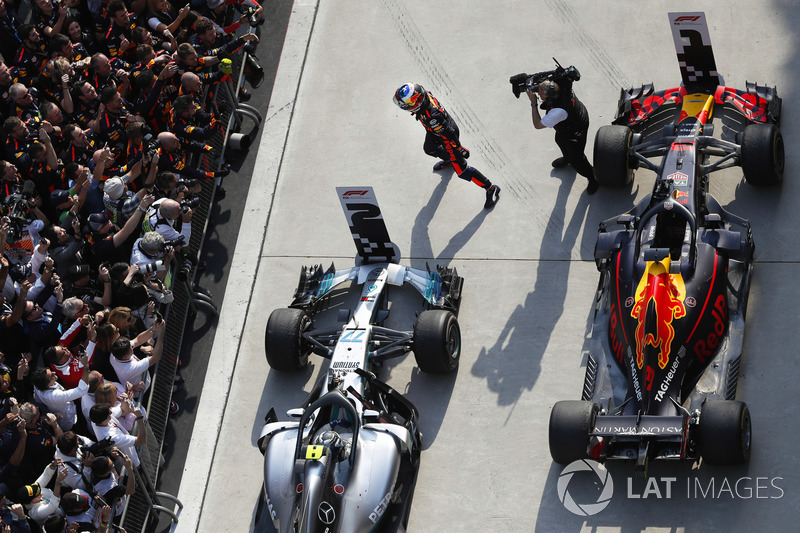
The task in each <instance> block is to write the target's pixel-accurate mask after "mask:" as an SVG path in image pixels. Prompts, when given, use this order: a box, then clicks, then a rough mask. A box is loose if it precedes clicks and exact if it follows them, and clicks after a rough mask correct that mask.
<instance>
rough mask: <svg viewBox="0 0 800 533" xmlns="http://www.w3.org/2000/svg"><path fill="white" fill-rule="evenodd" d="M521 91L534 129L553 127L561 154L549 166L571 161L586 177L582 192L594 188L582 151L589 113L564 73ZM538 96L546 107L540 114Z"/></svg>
mask: <svg viewBox="0 0 800 533" xmlns="http://www.w3.org/2000/svg"><path fill="white" fill-rule="evenodd" d="M525 92H526V93H527V94H528V98H529V99H530V101H531V118H532V119H533V127H534V128H536V129H537V130H542V129H546V128H553V129H554V130H555V131H556V144H557V145H558V147H559V148H560V149H561V153H562V154H563V156H562V157H559V158H558V159H556V160H554V161H553V168H562V167H565V166H567V165H572V168H574V169H575V172H577V173H578V174H580V175H581V176H583V177H585V178H586V179H587V180H589V184H588V185H587V186H586V192H587V193H588V194H594V193H595V192H597V188H598V184H597V180H595V179H594V169H593V168H592V164H591V163H589V160H588V159H586V155H585V154H584V153H583V151H584V149H585V148H586V132H587V131H588V130H589V114H588V113H587V112H586V107H585V106H584V105H583V104H582V103H581V101H580V100H578V98H577V97H576V96H575V93H574V92H572V80H571V79H570V78H569V77H567V76H563V77H562V76H559V77H557V78H555V80H547V81H544V82H542V83H540V84H539V91H538V93H537V92H534V91H532V90H530V89H526V91H525ZM539 98H541V100H542V104H541V109H543V110H544V111H546V114H545V116H544V117H542V116H541V115H540V114H539V107H538V106H537V104H538V103H539Z"/></svg>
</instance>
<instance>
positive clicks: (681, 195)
mask: <svg viewBox="0 0 800 533" xmlns="http://www.w3.org/2000/svg"><path fill="white" fill-rule="evenodd" d="M672 197H673V198H675V200H677V201H678V203H679V204H684V205H686V204H687V203H688V202H689V193H688V192H686V191H675V192H674V193H672Z"/></svg>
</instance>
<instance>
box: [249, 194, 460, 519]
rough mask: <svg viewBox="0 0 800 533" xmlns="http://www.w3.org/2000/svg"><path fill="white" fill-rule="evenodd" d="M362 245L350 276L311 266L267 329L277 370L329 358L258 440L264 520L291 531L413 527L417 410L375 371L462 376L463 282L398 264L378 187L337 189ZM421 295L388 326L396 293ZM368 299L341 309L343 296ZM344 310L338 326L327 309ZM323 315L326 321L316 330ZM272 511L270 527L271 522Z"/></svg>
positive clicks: (440, 270) (447, 271) (449, 271)
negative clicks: (405, 289) (416, 309)
mask: <svg viewBox="0 0 800 533" xmlns="http://www.w3.org/2000/svg"><path fill="white" fill-rule="evenodd" d="M336 190H337V193H338V195H339V198H340V200H341V203H342V207H343V209H344V212H345V216H346V217H347V220H348V223H349V226H350V230H351V233H352V235H353V240H354V241H355V243H356V248H357V250H358V256H357V265H356V266H355V267H353V268H349V269H346V270H336V269H335V267H334V266H333V265H331V267H330V268H329V269H327V270H323V269H322V267H321V266H319V265H318V266H313V267H303V268H302V270H301V274H300V282H299V285H298V287H297V290H296V291H295V297H294V301H293V302H292V303H291V305H290V306H289V307H288V308H284V309H276V310H275V311H273V312H272V314H271V315H270V317H269V320H268V322H267V327H266V334H265V345H266V357H267V361H268V362H269V364H270V366H271V367H272V368H273V369H275V370H281V371H292V370H299V369H301V368H302V367H304V366H305V365H306V364H307V363H308V357H309V355H310V354H311V353H312V352H313V353H316V354H318V355H321V356H322V357H325V358H328V359H330V366H329V367H328V370H327V372H326V373H324V374H323V375H322V377H321V378H320V379H319V380H318V381H317V383H316V385H315V386H314V388H313V390H312V391H311V393H310V394H309V395H308V397H307V398H306V400H305V401H304V402H303V404H302V405H301V406H300V407H298V408H297V409H292V410H290V411H289V412H288V415H289V417H290V418H292V420H289V421H278V418H277V416H276V414H275V411H274V409H271V410H270V412H269V413H268V415H267V417H266V423H265V425H264V426H263V428H262V430H261V435H260V438H259V439H258V445H259V448H260V450H261V451H262V453H263V454H264V485H263V491H262V494H261V504H260V505H259V511H258V514H257V517H256V521H257V523H259V522H263V523H269V524H271V526H272V527H274V529H275V530H276V531H279V532H281V533H283V532H304V533H311V532H320V533H321V532H335V531H341V532H346V533H357V532H362V531H363V532H367V531H404V530H405V527H406V524H407V521H408V515H409V511H410V503H411V497H412V493H413V487H414V483H415V481H416V475H417V471H418V467H419V458H420V450H421V446H422V435H421V433H420V431H419V427H418V418H419V413H418V412H417V409H416V408H415V407H414V405H412V404H411V402H409V401H408V400H407V399H405V398H404V397H403V396H402V395H400V394H399V393H398V392H396V391H395V390H394V389H392V388H391V387H390V386H389V385H387V384H386V383H384V382H382V381H380V380H379V379H378V378H377V376H376V373H377V370H376V368H377V367H376V365H379V364H380V362H382V361H384V360H386V359H388V358H391V357H398V356H402V355H405V354H407V353H408V352H409V351H413V352H414V356H415V358H416V362H417V365H418V366H419V368H420V369H421V370H422V371H424V372H430V373H448V372H453V371H455V370H456V369H457V367H458V363H459V357H460V354H461V332H460V329H459V325H458V320H457V314H458V310H459V306H460V303H461V289H462V285H463V278H461V277H459V276H458V274H457V272H456V270H455V269H454V268H445V267H437V269H436V270H435V271H432V270H430V269H427V270H422V269H416V268H410V267H405V266H401V265H399V264H398V263H397V261H398V260H399V255H400V254H399V252H398V249H397V246H396V245H394V244H393V243H392V242H391V241H390V240H389V236H388V232H387V231H386V226H385V224H384V222H383V219H382V217H381V212H380V209H379V208H378V204H377V201H376V199H375V195H374V192H373V191H372V188H370V187H349V188H337V189H336ZM404 285H407V286H411V287H413V288H414V289H416V292H417V293H418V294H419V295H420V297H421V298H420V309H421V312H420V313H419V314H418V316H417V317H416V320H415V322H414V328H413V331H400V330H395V329H390V328H388V327H385V325H384V323H385V321H386V318H387V316H388V314H389V309H390V307H389V292H390V291H391V290H394V288H395V287H402V286H404ZM341 287H344V288H345V289H347V290H350V291H352V290H355V291H358V292H360V296H359V297H358V300H357V304H356V306H355V308H354V309H352V310H350V309H342V308H341V307H342V306H341V300H340V299H339V298H337V297H336V296H334V295H335V293H336V289H337V288H341ZM331 312H336V315H337V319H336V320H335V321H334V322H335V323H334V324H333V325H331V326H324V325H322V324H321V318H320V317H321V316H322V315H323V314H324V313H328V314H330V313H331ZM318 318H320V320H319V322H320V323H318ZM265 516H266V520H264V518H265Z"/></svg>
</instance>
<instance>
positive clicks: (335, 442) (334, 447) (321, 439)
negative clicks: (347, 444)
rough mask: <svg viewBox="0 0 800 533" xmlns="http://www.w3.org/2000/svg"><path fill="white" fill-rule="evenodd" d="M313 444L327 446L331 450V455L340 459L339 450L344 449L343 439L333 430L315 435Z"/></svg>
mask: <svg viewBox="0 0 800 533" xmlns="http://www.w3.org/2000/svg"><path fill="white" fill-rule="evenodd" d="M314 444H319V445H321V446H327V447H328V448H330V450H331V457H333V458H335V459H337V460H339V459H341V457H340V456H341V452H342V450H343V449H344V441H342V437H340V436H339V434H338V433H336V432H335V431H324V432H322V433H320V434H319V435H317V438H316V439H314Z"/></svg>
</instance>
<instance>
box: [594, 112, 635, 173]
mask: <svg viewBox="0 0 800 533" xmlns="http://www.w3.org/2000/svg"><path fill="white" fill-rule="evenodd" d="M632 139H633V132H632V131H631V129H630V128H629V127H628V126H620V125H616V124H613V125H606V126H601V127H600V129H598V130H597V135H595V137H594V156H593V158H594V177H595V179H596V180H597V183H599V184H600V185H602V186H603V187H624V186H625V185H628V184H630V183H631V182H632V181H633V170H634V169H633V167H631V164H630V151H631V142H632Z"/></svg>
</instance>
